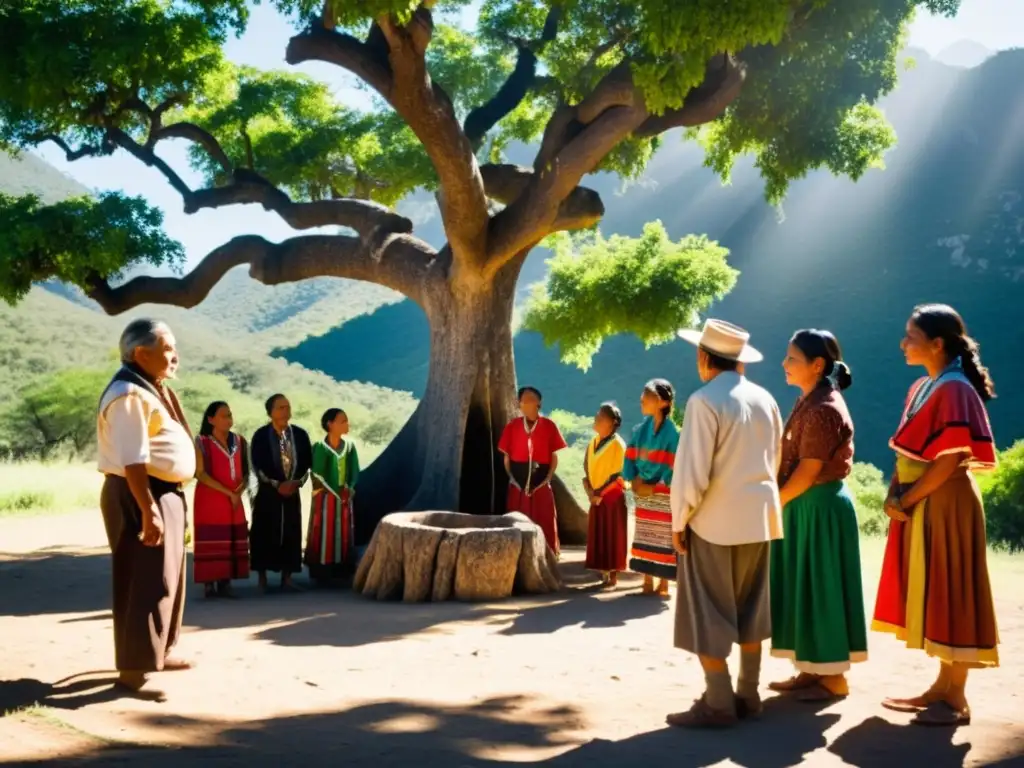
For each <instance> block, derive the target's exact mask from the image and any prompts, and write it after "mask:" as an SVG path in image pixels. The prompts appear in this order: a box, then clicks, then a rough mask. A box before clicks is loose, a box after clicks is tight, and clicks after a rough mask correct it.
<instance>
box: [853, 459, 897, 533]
mask: <svg viewBox="0 0 1024 768" xmlns="http://www.w3.org/2000/svg"><path fill="white" fill-rule="evenodd" d="M846 484H847V486H849V489H850V494H851V495H852V496H853V504H854V506H855V507H856V508H857V525H858V527H859V528H860V532H861V533H863V534H865V535H867V536H884V535H885V534H886V533H887V532H888V530H889V517H888V515H886V514H885V509H884V507H885V498H886V496H888V495H889V483H888V481H887V480H886V478H885V477H884V476H883V475H882V471H881V470H880V469H879V468H878V467H876V466H874V465H873V464H863V463H858V464H854V465H853V471H852V472H850V476H849V477H848V478H846Z"/></svg>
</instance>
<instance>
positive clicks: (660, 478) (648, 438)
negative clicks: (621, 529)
mask: <svg viewBox="0 0 1024 768" xmlns="http://www.w3.org/2000/svg"><path fill="white" fill-rule="evenodd" d="M674 400H675V391H674V390H673V389H672V385H671V384H670V383H669V382H668V381H666V380H665V379H652V380H651V381H649V382H647V384H646V385H645V386H644V391H643V394H642V395H641V396H640V411H641V413H643V415H644V420H643V421H642V422H640V424H639V425H637V427H636V428H635V429H634V430H633V438H632V439H631V440H630V441H629V447H628V448H627V449H626V461H625V464H624V466H623V472H622V475H623V477H624V478H625V479H626V480H627V481H628V482H629V483H630V485H631V487H632V489H633V495H634V497H635V498H636V531H635V533H634V534H633V548H632V550H631V553H630V554H631V558H630V561H629V567H630V569H631V570H634V571H636V572H637V573H642V574H643V575H644V586H643V594H645V595H653V594H657V595H660V596H661V597H668V580H669V579H674V578H675V577H676V551H675V549H674V548H673V546H672V507H671V505H670V504H669V488H670V487H671V485H672V468H673V466H674V465H675V460H676V447H677V446H678V444H679V430H678V429H677V428H676V425H675V424H673V423H672V420H671V419H670V418H669V414H671V413H672V403H673V402H674ZM655 578H657V579H658V588H657V590H655V588H654V579H655Z"/></svg>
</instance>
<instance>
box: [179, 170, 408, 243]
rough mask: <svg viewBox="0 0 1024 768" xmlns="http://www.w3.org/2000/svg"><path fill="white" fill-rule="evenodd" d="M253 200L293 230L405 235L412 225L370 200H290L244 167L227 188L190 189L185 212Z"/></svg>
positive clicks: (360, 234)
mask: <svg viewBox="0 0 1024 768" xmlns="http://www.w3.org/2000/svg"><path fill="white" fill-rule="evenodd" d="M245 203H256V204H258V205H262V206H263V208H264V209H265V210H268V211H273V212H274V213H276V214H278V215H279V216H280V217H281V218H282V219H284V220H285V221H286V222H287V223H288V224H289V225H290V226H291V227H293V228H294V229H312V228H314V227H327V226H339V227H348V228H350V229H353V230H355V231H356V232H357V233H358V234H359V236H360V237H364V238H365V237H369V236H370V235H372V234H373V233H375V232H377V231H384V232H387V233H389V234H408V233H410V232H412V229H413V224H412V221H410V220H409V219H408V218H406V217H405V216H402V215H401V214H398V213H395V212H394V211H392V210H391V209H390V208H388V207H387V206H384V205H381V204H380V203H375V202H373V201H371V200H357V199H355V198H338V199H334V200H318V201H315V202H311V203H296V202H293V201H292V199H291V198H290V197H288V195H287V194H285V193H284V192H283V191H281V190H280V189H278V188H277V187H275V186H274V185H273V184H271V183H270V182H269V181H267V180H266V179H264V178H263V177H261V176H259V175H258V174H255V173H251V172H248V171H245V170H238V171H236V172H235V175H234V181H233V182H232V183H231V184H229V185H228V186H226V187H212V188H210V189H201V190H198V191H196V192H193V193H192V194H191V195H190V196H189V197H188V198H186V207H185V211H186V213H194V212H196V211H198V210H201V209H203V208H220V207H222V206H226V205H239V204H245Z"/></svg>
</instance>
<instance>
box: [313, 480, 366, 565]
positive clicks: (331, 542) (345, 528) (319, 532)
mask: <svg viewBox="0 0 1024 768" xmlns="http://www.w3.org/2000/svg"><path fill="white" fill-rule="evenodd" d="M354 544H355V537H354V536H353V526H352V505H351V503H350V501H349V491H348V489H347V488H342V489H341V493H340V494H335V493H332V492H331V491H329V490H326V489H324V490H322V491H321V492H320V493H318V494H317V495H316V496H315V497H314V499H313V509H312V510H311V513H310V516H309V530H308V532H307V534H306V556H305V558H304V560H305V562H306V566H307V567H308V568H309V575H310V576H312V577H313V578H314V579H330V578H332V577H334V576H339V575H341V574H342V573H344V572H345V571H346V570H350V569H351V566H352V563H353V545H354Z"/></svg>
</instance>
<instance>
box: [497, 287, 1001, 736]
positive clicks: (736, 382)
mask: <svg viewBox="0 0 1024 768" xmlns="http://www.w3.org/2000/svg"><path fill="white" fill-rule="evenodd" d="M679 335H680V337H681V338H683V339H684V340H686V341H688V342H690V343H691V344H693V345H695V346H696V347H697V349H698V352H697V369H698V373H699V375H700V378H701V380H702V381H703V382H704V386H703V387H701V388H700V389H698V390H697V391H696V392H694V393H693V394H692V395H691V396H690V397H689V399H688V400H687V403H686V408H685V411H684V414H683V422H682V429H681V430H680V429H678V428H677V427H676V425H675V424H674V423H673V421H672V418H671V416H672V411H673V408H674V405H675V392H674V390H673V387H672V385H671V384H670V383H669V382H668V381H666V380H664V379H654V380H652V381H650V382H648V383H647V384H646V385H645V386H644V388H643V392H642V395H641V398H640V405H641V411H642V414H643V417H644V418H643V421H642V422H641V423H640V424H639V425H637V426H636V427H635V428H634V430H633V434H632V437H631V439H630V440H629V442H628V443H627V442H626V441H625V440H623V439H622V438H621V437H620V436H619V435H618V430H619V427H620V426H621V423H622V415H621V412H620V411H619V408H618V407H617V406H616V405H615V404H613V403H610V402H609V403H604V404H602V405H601V407H600V408H599V410H598V412H597V414H596V416H595V418H594V432H595V436H594V438H593V439H592V440H591V441H590V443H589V444H588V446H587V451H586V456H585V459H584V465H583V481H582V482H583V488H584V491H585V493H586V495H587V497H588V498H589V499H590V512H589V536H588V539H587V555H586V565H587V567H588V568H591V569H594V570H597V571H600V572H601V574H602V579H603V583H604V584H605V585H606V586H609V587H613V586H615V585H616V583H617V580H618V574H619V573H620V572H622V571H624V570H626V569H627V567H628V569H629V570H632V571H635V572H638V573H640V574H642V575H643V587H642V594H647V595H652V596H662V597H667V596H668V594H669V583H670V581H671V580H675V582H676V584H677V599H676V614H675V616H676V618H675V645H676V646H677V647H678V648H681V649H683V650H686V651H689V652H691V653H694V654H696V655H697V656H698V657H699V659H700V663H701V665H702V667H703V670H704V673H705V680H706V690H705V692H704V693H703V695H702V696H701V697H700V698H699V699H698V700H697V701H696V702H695V703H694V705H693V707H692V708H691V709H690V710H688V711H686V712H680V713H675V714H672V715H669V716H668V722H669V724H671V725H676V726H683V727H714V726H724V725H730V724H732V723H734V722H736V721H737V720H740V719H742V718H744V717H748V716H754V715H756V714H758V713H759V712H760V711H761V699H760V696H759V694H758V689H759V686H760V669H761V657H762V644H763V641H764V640H766V639H770V641H771V654H772V655H773V656H775V657H778V658H783V659H788V660H790V661H792V662H793V665H794V667H795V674H794V675H793V676H792V677H790V678H789V679H786V680H781V681H777V682H773V683H771V684H769V686H768V687H769V688H770V689H772V690H775V691H778V692H780V693H784V694H792V695H795V696H797V697H798V698H800V699H801V700H804V701H829V700H834V699H839V698H843V697H845V696H847V695H848V693H849V687H848V683H847V679H846V673H847V672H848V670H849V669H850V667H851V664H853V663H856V662H862V661H866V660H867V656H868V647H867V645H868V644H867V622H866V620H865V612H864V596H863V590H862V584H861V566H860V551H859V530H858V526H857V517H856V511H855V509H854V505H853V501H852V498H851V496H850V493H849V491H848V489H847V487H846V483H845V482H844V481H845V478H846V477H847V476H848V475H849V473H850V471H851V469H852V467H853V456H854V426H853V421H852V419H851V417H850V412H849V410H848V409H847V406H846V403H845V401H844V399H843V396H842V392H843V391H844V390H845V389H847V388H848V387H849V386H850V385H851V384H852V381H853V379H852V375H851V371H850V368H849V366H848V365H847V364H846V362H844V360H843V354H842V350H841V347H840V345H839V342H838V341H837V339H836V337H835V336H834V335H833V334H832V333H830V332H828V331H823V330H816V329H807V330H802V331H798V332H797V333H796V334H795V335H794V336H793V337H792V338H791V339H790V341H789V344H788V347H787V350H786V354H785V358H784V360H783V363H782V364H783V368H784V370H785V374H786V381H787V383H788V384H790V385H791V386H793V387H796V388H797V389H799V390H800V395H799V397H798V399H797V402H796V405H795V407H794V408H793V410H792V412H791V414H790V415H789V418H788V420H787V421H786V422H785V423H783V420H782V417H781V415H780V411H779V408H778V405H777V404H776V402H775V400H774V399H773V398H772V396H771V395H770V394H769V393H768V392H767V391H766V390H765V389H763V388H762V387H760V386H758V385H756V384H754V383H753V382H752V381H750V380H749V379H748V378H747V377H746V375H745V367H746V366H747V365H748V364H752V363H756V362H759V361H761V360H762V359H763V357H762V355H761V354H760V353H759V352H758V351H757V350H755V349H754V348H753V347H752V346H750V343H749V338H750V337H749V334H748V333H747V332H746V331H744V330H743V329H741V328H739V327H737V326H735V325H731V324H729V323H725V322H722V321H719V320H709V321H708V322H707V323H706V324H705V326H704V328H703V330H702V331H693V330H684V331H680V332H679ZM901 348H902V349H903V352H904V355H905V357H906V361H907V363H908V364H909V365H912V366H918V367H921V368H923V369H924V370H925V373H926V374H927V375H925V376H924V377H922V378H920V379H919V380H918V381H916V382H915V383H914V385H913V386H912V387H911V389H910V392H909V394H908V396H907V401H906V403H905V407H904V410H903V415H902V418H901V419H900V422H899V426H898V429H897V430H896V433H895V435H894V437H893V438H892V440H891V441H890V445H891V447H892V448H893V450H894V451H895V453H896V470H895V473H894V475H893V478H892V483H891V485H890V488H889V495H888V498H887V499H886V501H885V511H886V514H887V515H888V516H889V517H890V519H891V523H890V531H889V538H888V542H887V545H886V551H885V557H884V563H883V567H882V576H881V583H880V585H879V590H878V596H877V599H876V604H875V611H874V618H873V621H872V622H871V627H872V628H873V629H874V630H876V631H880V632H890V633H893V634H895V635H896V636H897V637H898V638H899V639H901V640H903V641H905V642H906V644H907V646H908V647H910V648H915V649H921V650H924V651H925V652H926V653H927V654H929V655H930V656H933V657H936V658H938V659H939V661H940V665H939V674H938V677H937V679H936V681H935V682H934V683H933V685H932V686H931V687H929V688H928V689H927V690H926V691H925V692H924V693H923V694H921V695H919V696H913V697H910V698H891V699H886V700H885V702H884V706H886V707H887V708H889V709H892V710H896V711H901V712H912V713H915V714H916V717H915V719H914V722H915V723H918V724H922V725H960V724H964V723H968V722H969V721H970V708H969V706H968V704H967V699H966V696H965V686H966V682H967V673H968V670H970V669H971V668H976V667H990V666H996V665H998V651H997V644H998V632H997V628H996V619H995V614H994V611H993V601H992V592H991V586H990V583H989V575H988V567H987V563H986V538H985V519H984V511H983V509H982V503H981V497H980V494H979V491H978V487H977V485H976V484H975V482H974V480H973V479H972V477H971V473H972V472H974V471H983V470H987V469H992V468H994V467H995V464H996V453H995V447H994V442H993V438H992V430H991V427H990V425H989V420H988V415H987V413H986V410H985V405H984V403H985V401H987V400H989V399H990V398H992V397H994V395H995V392H994V387H993V384H992V380H991V377H990V376H989V374H988V371H987V370H986V369H985V368H984V367H983V366H982V364H981V360H980V356H979V353H978V345H977V343H976V342H975V341H974V340H973V339H971V338H970V337H969V336H968V335H967V331H966V327H965V325H964V322H963V320H962V318H961V317H960V316H959V315H958V314H957V313H956V312H955V311H954V310H953V309H952V308H951V307H948V306H945V305H926V306H920V307H917V308H916V309H915V310H914V313H913V315H912V316H911V318H910V320H909V321H908V322H907V325H906V329H905V335H904V338H903V341H902V342H901ZM519 400H520V408H521V411H522V416H521V418H520V419H518V420H517V421H515V422H513V423H512V424H510V425H509V427H508V428H507V429H506V430H505V433H504V435H503V436H502V439H501V442H500V443H499V446H498V447H499V449H500V450H501V451H502V452H504V453H505V457H506V458H505V466H506V469H507V470H508V473H509V495H508V509H509V510H518V511H521V512H523V513H524V514H526V515H527V516H529V517H531V518H532V519H534V521H535V522H537V524H538V525H539V526H540V527H541V528H542V529H543V530H544V532H545V535H546V536H547V537H548V542H549V544H550V545H551V547H552V548H553V549H554V550H555V551H556V552H557V550H558V538H557V529H556V514H555V506H554V497H553V495H552V493H551V490H550V486H549V482H550V478H551V475H552V473H553V472H554V468H555V467H556V466H557V451H558V450H560V449H561V448H564V447H565V441H564V440H563V439H562V436H561V435H560V434H559V432H558V428H557V426H556V425H555V424H554V422H552V421H551V420H549V419H546V418H545V417H543V416H540V414H539V410H540V403H541V396H540V392H539V391H538V390H536V389H534V388H532V387H525V388H523V389H522V390H520V392H519ZM627 491H631V492H632V494H633V497H634V500H635V531H634V536H633V542H632V545H631V547H630V548H629V550H628V555H629V562H628V566H627V539H628V510H627V502H626V493H627ZM734 645H739V646H740V670H739V676H738V680H737V684H736V686H735V687H734V686H733V682H732V678H731V677H730V674H729V670H728V667H727V662H726V660H727V659H728V657H729V655H730V653H731V651H732V648H733V646H734Z"/></svg>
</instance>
